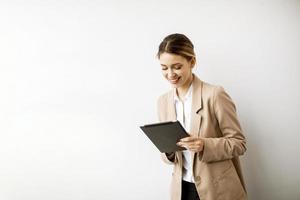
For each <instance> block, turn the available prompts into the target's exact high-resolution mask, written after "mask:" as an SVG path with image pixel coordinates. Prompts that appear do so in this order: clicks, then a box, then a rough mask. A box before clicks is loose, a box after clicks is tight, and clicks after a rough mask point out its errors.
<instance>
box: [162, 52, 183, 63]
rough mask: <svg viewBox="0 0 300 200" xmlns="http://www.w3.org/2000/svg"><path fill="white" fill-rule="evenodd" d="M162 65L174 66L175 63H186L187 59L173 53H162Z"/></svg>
mask: <svg viewBox="0 0 300 200" xmlns="http://www.w3.org/2000/svg"><path fill="white" fill-rule="evenodd" d="M159 61H160V64H161V65H173V64H174V63H184V62H186V60H185V58H184V57H182V56H180V55H177V54H172V53H162V54H161V55H160V58H159Z"/></svg>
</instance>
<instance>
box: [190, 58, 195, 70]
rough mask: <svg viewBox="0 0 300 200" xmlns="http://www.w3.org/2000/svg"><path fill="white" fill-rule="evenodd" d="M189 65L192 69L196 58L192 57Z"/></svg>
mask: <svg viewBox="0 0 300 200" xmlns="http://www.w3.org/2000/svg"><path fill="white" fill-rule="evenodd" d="M190 63H191V68H194V66H195V64H196V58H195V57H193V58H192V59H191V61H190Z"/></svg>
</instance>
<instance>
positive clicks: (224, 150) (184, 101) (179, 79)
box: [157, 33, 247, 200]
mask: <svg viewBox="0 0 300 200" xmlns="http://www.w3.org/2000/svg"><path fill="white" fill-rule="evenodd" d="M157 58H158V59H159V62H160V65H161V70H162V75H163V76H164V78H165V79H166V80H167V81H168V82H169V83H170V84H171V86H172V89H171V90H170V91H168V92H166V93H165V94H163V95H161V96H160V97H159V98H158V101H157V111H158V118H159V121H161V122H163V121H173V120H178V121H180V123H181V124H182V126H183V127H184V128H185V130H186V131H187V132H188V133H189V135H190V136H189V137H186V138H183V139H181V140H180V141H179V142H178V143H177V145H179V146H182V147H185V149H186V150H184V151H176V152H169V153H162V154H161V156H162V159H163V160H164V161H165V162H166V163H168V164H172V165H174V167H173V173H172V181H171V188H170V189H171V199H172V200H193V199H203V200H204V199H205V200H245V199H247V195H246V189H245V184H244V181H243V175H242V171H241V166H240V163H239V158H238V156H240V155H243V154H244V153H245V151H246V141H245V137H244V135H243V133H242V129H241V126H240V123H239V121H238V117H237V114H236V107H235V104H234V103H233V101H232V99H231V97H230V96H229V95H228V94H227V93H226V92H225V90H224V88H223V87H222V86H217V85H212V84H209V83H206V82H204V81H202V80H201V79H199V77H198V76H197V75H196V74H194V73H193V72H192V69H193V68H194V66H195V63H196V57H195V53H194V45H193V44H192V42H191V41H190V40H189V39H188V38H187V37H186V36H185V35H183V34H178V33H175V34H171V35H168V36H167V37H165V38H164V40H163V41H162V42H161V43H160V45H159V50H158V53H157Z"/></svg>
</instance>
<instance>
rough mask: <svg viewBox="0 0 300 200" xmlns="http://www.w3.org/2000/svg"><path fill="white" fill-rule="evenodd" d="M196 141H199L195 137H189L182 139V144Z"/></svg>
mask: <svg viewBox="0 0 300 200" xmlns="http://www.w3.org/2000/svg"><path fill="white" fill-rule="evenodd" d="M194 140H197V138H196V137H193V136H189V137H185V138H182V139H180V142H190V141H194Z"/></svg>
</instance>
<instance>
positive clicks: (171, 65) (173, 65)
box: [160, 63, 181, 67]
mask: <svg viewBox="0 0 300 200" xmlns="http://www.w3.org/2000/svg"><path fill="white" fill-rule="evenodd" d="M178 64H181V63H174V64H172V65H171V66H174V65H178ZM160 65H162V66H165V67H167V65H164V64H160Z"/></svg>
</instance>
